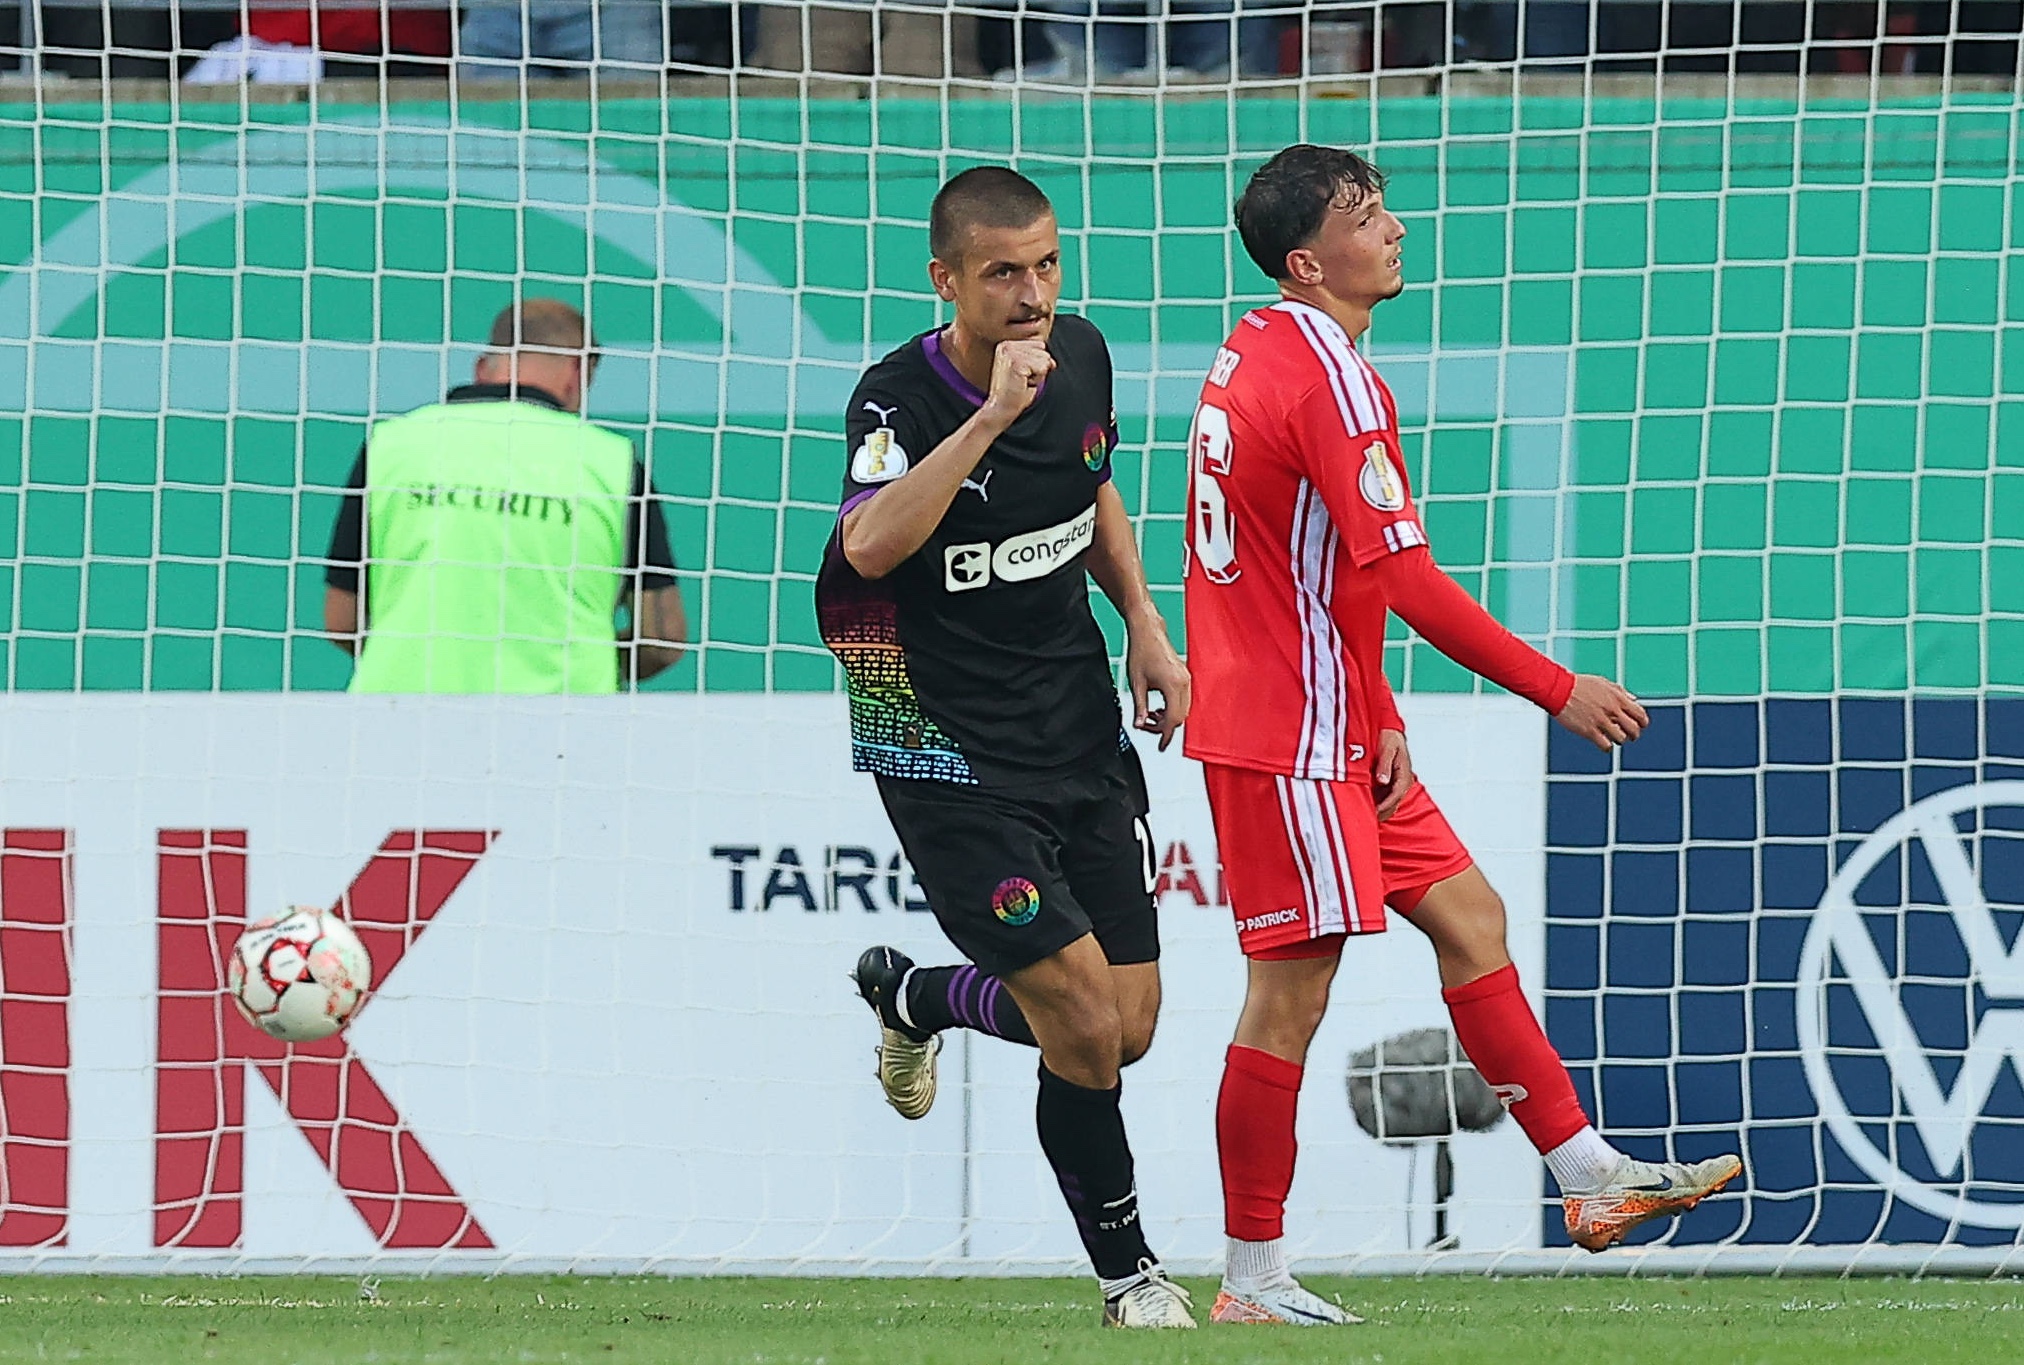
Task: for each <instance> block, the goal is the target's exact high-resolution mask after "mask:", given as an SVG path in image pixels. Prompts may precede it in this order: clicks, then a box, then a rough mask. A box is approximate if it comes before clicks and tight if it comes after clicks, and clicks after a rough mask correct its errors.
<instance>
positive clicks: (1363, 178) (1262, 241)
mask: <svg viewBox="0 0 2024 1365" xmlns="http://www.w3.org/2000/svg"><path fill="white" fill-rule="evenodd" d="M1383 190H1384V172H1382V171H1380V170H1379V169H1378V168H1377V167H1375V166H1373V165H1371V164H1370V162H1368V161H1366V160H1364V159H1363V158H1362V157H1360V156H1358V155H1357V154H1356V153H1355V152H1352V151H1349V150H1347V149H1345V148H1342V147H1318V146H1316V145H1315V144H1313V143H1311V142H1297V143H1295V144H1294V145H1293V146H1291V147H1288V148H1287V149H1286V150H1285V151H1283V152H1280V153H1279V154H1278V155H1277V156H1275V157H1273V158H1272V159H1271V160H1270V161H1268V162H1266V163H1265V164H1264V165H1262V166H1260V167H1259V168H1258V171H1257V174H1255V175H1253V176H1252V177H1251V179H1250V182H1249V183H1248V184H1246V185H1245V186H1244V192H1243V193H1242V194H1240V195H1238V196H1237V203H1236V206H1235V208H1234V209H1233V210H1232V212H1233V213H1234V215H1235V216H1236V219H1237V235H1238V236H1239V237H1241V238H1243V239H1244V250H1245V251H1247V252H1249V253H1250V255H1251V259H1252V260H1254V261H1256V262H1257V263H1258V268H1259V269H1260V270H1262V271H1264V272H1265V273H1266V274H1267V275H1268V276H1270V277H1271V278H1272V279H1274V280H1284V279H1286V278H1287V273H1286V253H1287V252H1289V251H1297V250H1299V249H1300V248H1301V247H1303V246H1306V245H1307V244H1308V243H1309V242H1311V241H1313V240H1314V234H1315V233H1317V232H1319V231H1321V225H1322V223H1323V222H1325V221H1326V220H1327V218H1328V211H1329V209H1330V207H1332V206H1333V205H1334V203H1335V201H1336V199H1337V198H1339V197H1340V196H1341V195H1342V194H1343V193H1344V191H1347V192H1348V193H1349V195H1350V202H1351V203H1355V202H1356V201H1357V200H1359V199H1361V198H1363V197H1364V196H1365V195H1369V194H1379V193H1382V192H1383Z"/></svg>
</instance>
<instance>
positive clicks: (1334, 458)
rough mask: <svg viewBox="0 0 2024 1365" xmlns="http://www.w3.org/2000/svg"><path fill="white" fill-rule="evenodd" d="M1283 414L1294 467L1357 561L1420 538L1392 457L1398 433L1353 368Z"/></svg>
mask: <svg viewBox="0 0 2024 1365" xmlns="http://www.w3.org/2000/svg"><path fill="white" fill-rule="evenodd" d="M1357 363H1358V364H1359V365H1360V362H1357ZM1364 373H1366V374H1367V373H1368V371H1367V370H1365V371H1364ZM1287 416H1288V423H1287V425H1288V427H1289V429H1290V431H1291V434H1292V436H1293V440H1294V442H1295V443H1296V446H1297V454H1298V459H1299V462H1300V465H1301V472H1302V474H1304V475H1305V477H1306V479H1307V481H1308V482H1309V483H1311V484H1312V485H1314V488H1315V491H1316V492H1318V493H1320V494H1321V501H1322V505H1323V506H1325V507H1326V508H1327V509H1328V516H1329V520H1331V521H1332V522H1334V523H1335V528H1336V530H1337V532H1339V533H1340V534H1341V536H1342V544H1343V548H1344V549H1345V550H1347V551H1348V553H1349V557H1350V558H1351V559H1352V560H1353V561H1354V562H1355V563H1356V565H1357V567H1358V568H1366V567H1368V566H1369V565H1371V564H1373V563H1375V562H1377V561H1378V560H1380V559H1382V558H1384V557H1385V556H1386V555H1392V554H1397V553H1398V552H1399V551H1401V550H1410V549H1413V548H1414V547H1416V546H1421V545H1425V544H1426V543H1427V533H1426V531H1425V530H1424V529H1422V528H1421V526H1420V514H1419V512H1418V510H1417V509H1416V508H1414V506H1413V496H1412V490H1411V489H1410V488H1409V487H1407V485H1406V476H1405V469H1404V467H1403V465H1402V464H1401V462H1400V459H1399V440H1398V433H1397V431H1396V430H1395V429H1394V428H1393V426H1392V423H1391V414H1390V412H1389V410H1388V405H1387V404H1386V403H1384V402H1383V401H1382V399H1381V397H1380V395H1379V392H1378V390H1377V389H1376V388H1375V386H1373V385H1369V384H1367V383H1366V382H1365V381H1364V380H1363V378H1362V377H1361V376H1360V375H1359V374H1357V373H1356V372H1354V371H1345V370H1337V371H1335V372H1334V373H1331V374H1330V375H1329V376H1328V377H1326V378H1324V379H1323V381H1322V382H1321V383H1319V384H1316V385H1315V386H1314V387H1313V388H1312V389H1310V390H1308V392H1307V394H1306V396H1305V397H1303V398H1302V399H1301V400H1300V401H1299V402H1298V403H1297V404H1296V405H1295V406H1294V408H1293V410H1292V411H1291V412H1289V413H1288V414H1287Z"/></svg>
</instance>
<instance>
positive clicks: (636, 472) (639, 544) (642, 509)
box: [625, 455, 675, 592]
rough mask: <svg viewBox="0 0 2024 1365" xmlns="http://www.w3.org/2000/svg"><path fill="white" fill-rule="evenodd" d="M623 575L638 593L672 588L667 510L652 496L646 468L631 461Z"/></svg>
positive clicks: (670, 545) (673, 570)
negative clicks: (629, 578) (631, 470)
mask: <svg viewBox="0 0 2024 1365" xmlns="http://www.w3.org/2000/svg"><path fill="white" fill-rule="evenodd" d="M625 539H626V566H625V567H626V572H627V573H628V574H629V575H631V577H632V580H633V582H635V583H636V584H638V586H639V590H640V591H641V592H655V591H657V590H659V589H661V588H672V587H673V586H674V585H675V551H674V546H673V545H672V544H671V543H670V541H669V539H668V516H667V509H666V508H664V507H663V506H662V505H661V501H660V499H659V497H657V496H656V495H655V493H654V488H653V483H652V481H651V480H649V479H648V478H647V467H646V465H645V463H643V462H642V461H641V460H640V458H639V457H638V456H637V455H636V456H634V457H633V472H632V493H631V496H629V497H628V498H627V499H626V537H625Z"/></svg>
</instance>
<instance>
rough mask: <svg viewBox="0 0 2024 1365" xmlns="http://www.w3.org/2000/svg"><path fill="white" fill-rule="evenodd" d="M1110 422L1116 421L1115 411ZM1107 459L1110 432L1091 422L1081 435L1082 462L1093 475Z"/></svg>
mask: <svg viewBox="0 0 2024 1365" xmlns="http://www.w3.org/2000/svg"><path fill="white" fill-rule="evenodd" d="M1110 420H1111V421H1113V422H1115V421H1116V420H1117V413H1116V412H1115V411H1113V412H1112V413H1111V415H1110ZM1109 459H1110V430H1109V428H1107V427H1104V426H1102V425H1099V424H1098V423H1096V422H1091V423H1090V424H1089V426H1088V427H1087V428H1085V429H1084V431H1083V433H1082V462H1083V463H1084V464H1086V465H1088V466H1089V468H1090V471H1091V472H1092V473H1094V472H1095V471H1097V470H1100V469H1102V468H1103V466H1104V464H1105V462H1107V461H1108V460H1109Z"/></svg>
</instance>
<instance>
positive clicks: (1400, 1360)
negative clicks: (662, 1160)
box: [0, 1277, 2024, 1365]
mask: <svg viewBox="0 0 2024 1365" xmlns="http://www.w3.org/2000/svg"><path fill="white" fill-rule="evenodd" d="M1310 1283H1311V1285H1312V1287H1314V1288H1316V1289H1319V1290H1321V1291H1323V1292H1329V1293H1339V1294H1341V1296H1342V1298H1343V1300H1344V1302H1346V1303H1348V1304H1350V1305H1351V1306H1353V1307H1355V1308H1356V1309H1357V1310H1358V1311H1360V1312H1362V1313H1363V1314H1365V1316H1367V1317H1368V1318H1369V1319H1370V1323H1369V1325H1368V1326H1365V1327H1361V1328H1355V1329H1349V1330H1346V1331H1324V1330H1313V1331H1303V1330H1294V1329H1285V1330H1280V1329H1266V1328H1238V1327H1222V1328H1205V1329H1204V1330H1203V1331H1201V1332H1198V1333H1192V1334H1181V1333H1163V1334H1159V1335H1157V1336H1155V1335H1153V1334H1150V1333H1149V1334H1145V1335H1131V1336H1126V1335H1124V1334H1121V1333H1114V1332H1104V1331H1103V1330H1101V1329H1100V1328H1099V1327H1098V1326H1097V1325H1096V1316H1097V1315H1096V1309H1095V1305H1094V1295H1093V1287H1092V1286H1091V1285H1090V1284H1089V1283H1088V1282H1086V1281H1082V1280H607V1279H574V1278H538V1279H537V1278H506V1279H498V1280H470V1279H454V1278H452V1279H433V1280H384V1281H380V1282H378V1283H377V1285H376V1286H375V1287H374V1288H372V1289H371V1290H370V1291H369V1292H362V1290H361V1287H360V1284H359V1283H358V1282H357V1281H355V1280H346V1279H335V1278H309V1277H303V1278H249V1279H196V1278H188V1277H185V1278H177V1279H83V1278H67V1277H64V1278H26V1277H24V1278H18V1279H12V1280H0V1360H10V1361H11V1360H82V1361H148V1362H157V1361H172V1362H194V1361H245V1362H249V1363H250V1365H294V1362H303V1363H304V1365H308V1363H309V1362H324V1361H346V1362H356V1361H371V1362H408V1361H413V1362H423V1361H427V1362H442V1363H443V1365H454V1363H455V1362H463V1361H510V1362H548V1361H655V1362H660V1361H670V1362H682V1363H683V1365H691V1363H693V1365H718V1363H719V1362H721V1363H722V1365H733V1362H735V1363H736V1365H985V1363H986V1362H991V1363H992V1365H997V1363H998V1362H1003V1363H1004V1365H1014V1363H1015V1362H1016V1365H1041V1363H1044V1365H1078V1363H1080V1362H1091V1363H1092V1365H1094V1363H1095V1362H1102V1363H1103V1365H1118V1363H1120V1362H1129V1361H1177V1362H1180V1361H1186V1362H1193V1361H1204V1362H1206V1361H1230V1362H1259V1363H1260V1365H1266V1363H1269V1362H1280V1361H1329V1362H1337V1363H1346V1362H1352V1361H1358V1362H1373V1363H1375V1362H1382V1365H1406V1363H1407V1362H1415V1361H1427V1362H1439V1363H1440V1365H1458V1362H1465V1361H1483V1362H1492V1361H1494V1362H1497V1363H1498V1365H1503V1363H1504V1362H1521V1361H1551V1362H1555V1363H1556V1365H1577V1362H1597V1363H1598V1365H1636V1363H1637V1362H1647V1361H1678V1362H1682V1363H1683V1365H1684V1363H1685V1362H1693V1365H1711V1362H1720V1361H1748V1362H1753V1363H1754V1362H1781V1361H1793V1362H1807V1363H1808V1365H1813V1362H1821V1361H1830V1360H1832V1361H1843V1360H1846V1361H1899V1360H1902V1361H1914V1360H1916V1361H1921V1362H1935V1361H1943V1360H1973V1361H1976V1362H1992V1361H1999V1360H2009V1359H2015V1358H2016V1352H2017V1342H2018V1341H2019V1340H2020V1339H2024V1285H2020V1284H2019V1283H2018V1282H2016V1281H2004V1282H1997V1283H1990V1282H1986V1281H1978V1282H1959V1281H1938V1280H1924V1281H1907V1280H1852V1281H1850V1280H1832V1279H1827V1280H1726V1279H1724V1280H1631V1281H1626V1280H1478V1279H1431V1280H1321V1279H1316V1280H1314V1281H1311V1282H1310ZM1190 1287H1191V1288H1192V1289H1193V1290H1194V1292H1195V1296H1196V1304H1197V1307H1198V1308H1200V1309H1201V1310H1203V1316H1206V1310H1207V1306H1208V1298H1209V1296H1210V1295H1211V1294H1212V1293H1213V1289H1214V1286H1213V1285H1211V1284H1210V1283H1208V1282H1206V1281H1192V1282H1190Z"/></svg>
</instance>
